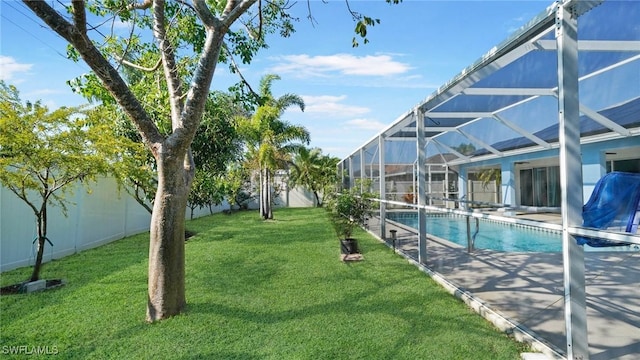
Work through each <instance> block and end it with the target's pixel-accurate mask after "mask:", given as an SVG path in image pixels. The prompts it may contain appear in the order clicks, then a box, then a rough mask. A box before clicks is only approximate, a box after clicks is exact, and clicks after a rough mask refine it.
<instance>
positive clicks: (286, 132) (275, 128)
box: [238, 74, 309, 219]
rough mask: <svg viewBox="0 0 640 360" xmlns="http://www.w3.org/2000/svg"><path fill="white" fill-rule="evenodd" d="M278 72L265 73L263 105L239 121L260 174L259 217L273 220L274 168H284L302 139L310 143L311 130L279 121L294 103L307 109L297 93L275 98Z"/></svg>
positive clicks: (261, 93)
mask: <svg viewBox="0 0 640 360" xmlns="http://www.w3.org/2000/svg"><path fill="white" fill-rule="evenodd" d="M279 79H280V77H279V76H277V75H273V74H270V75H266V76H264V77H263V78H262V80H261V81H260V93H259V96H260V105H259V106H258V108H257V109H256V111H255V113H254V114H253V115H252V116H251V117H249V118H242V119H239V121H238V127H239V131H240V133H241V134H242V135H243V136H244V139H245V141H246V142H247V147H248V150H249V151H248V152H249V154H253V156H252V158H253V160H254V163H255V164H257V167H258V169H257V170H258V171H259V174H260V216H261V217H262V218H263V219H272V218H273V211H272V209H271V202H272V201H271V177H272V175H273V172H274V170H276V169H277V168H279V167H284V166H285V164H286V162H287V160H289V154H290V153H291V152H292V151H293V150H295V149H298V148H300V147H302V145H301V144H299V143H294V141H300V142H304V143H307V144H308V143H309V131H307V129H306V128H304V127H303V126H298V125H292V124H290V123H288V122H286V121H282V120H280V117H281V116H282V114H283V113H284V111H285V110H286V109H287V108H288V107H290V106H293V105H297V106H299V107H300V109H301V110H302V111H304V101H303V100H302V98H301V97H300V96H298V95H294V94H285V95H283V96H281V97H279V98H275V97H274V96H273V94H272V92H271V85H272V83H273V81H274V80H279Z"/></svg>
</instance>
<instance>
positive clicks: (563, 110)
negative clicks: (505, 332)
mask: <svg viewBox="0 0 640 360" xmlns="http://www.w3.org/2000/svg"><path fill="white" fill-rule="evenodd" d="M577 31H578V22H577V19H576V18H575V17H572V15H571V13H570V11H569V9H567V8H566V5H564V4H560V5H559V6H557V9H556V42H557V48H558V86H559V87H558V111H559V122H560V127H559V129H560V131H559V134H558V135H559V142H560V186H561V188H562V197H561V200H562V255H563V256H562V257H563V267H564V315H565V328H566V336H567V358H568V359H581V360H586V359H589V342H588V339H587V312H586V296H585V281H584V249H583V248H582V246H579V245H578V244H577V242H576V239H575V237H574V236H573V235H572V234H570V233H569V231H568V227H572V226H580V225H582V204H583V201H582V187H581V186H575V184H582V159H581V156H580V110H579V107H580V106H579V105H580V104H579V97H578V42H577V38H578V34H577ZM571 184H573V186H571Z"/></svg>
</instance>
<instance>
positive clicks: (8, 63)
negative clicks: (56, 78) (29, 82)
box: [0, 55, 33, 82]
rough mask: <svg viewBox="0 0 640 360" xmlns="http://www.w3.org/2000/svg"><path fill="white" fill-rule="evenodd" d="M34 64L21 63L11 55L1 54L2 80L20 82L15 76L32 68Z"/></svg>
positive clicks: (0, 74) (0, 73) (0, 71)
mask: <svg viewBox="0 0 640 360" xmlns="http://www.w3.org/2000/svg"><path fill="white" fill-rule="evenodd" d="M32 67H33V64H21V63H19V62H17V61H16V59H14V58H12V57H10V56H3V55H0V80H4V81H7V82H18V81H16V79H15V76H16V75H17V74H20V73H25V72H28V71H29V70H31V68H32Z"/></svg>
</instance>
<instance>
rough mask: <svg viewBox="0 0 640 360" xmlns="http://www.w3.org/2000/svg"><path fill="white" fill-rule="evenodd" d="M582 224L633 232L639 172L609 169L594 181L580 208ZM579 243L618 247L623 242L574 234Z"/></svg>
mask: <svg viewBox="0 0 640 360" xmlns="http://www.w3.org/2000/svg"><path fill="white" fill-rule="evenodd" d="M582 219H583V222H582V225H583V226H584V227H591V228H597V229H603V230H604V229H606V230H613V231H622V232H628V233H633V234H635V233H636V232H637V231H638V222H639V221H640V174H635V173H626V172H611V173H608V174H606V175H605V176H603V177H602V178H601V179H600V180H598V182H597V183H596V186H595V188H594V189H593V193H592V194H591V197H590V198H589V201H587V203H586V204H585V205H584V207H583V209H582ZM576 239H577V241H578V244H579V245H589V246H592V247H606V246H621V245H629V244H627V243H619V242H612V241H608V240H605V239H597V238H588V237H576Z"/></svg>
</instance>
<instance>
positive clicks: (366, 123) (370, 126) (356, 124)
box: [347, 119, 387, 132]
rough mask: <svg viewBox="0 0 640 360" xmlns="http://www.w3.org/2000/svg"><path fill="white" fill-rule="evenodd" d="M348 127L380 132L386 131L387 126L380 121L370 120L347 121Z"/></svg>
mask: <svg viewBox="0 0 640 360" xmlns="http://www.w3.org/2000/svg"><path fill="white" fill-rule="evenodd" d="M347 125H348V127H349V128H355V129H359V130H373V131H376V132H378V131H380V130H382V129H384V128H385V127H386V126H387V124H383V123H381V122H380V121H376V120H370V119H353V120H349V121H347Z"/></svg>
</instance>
